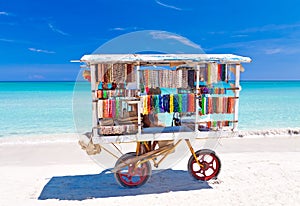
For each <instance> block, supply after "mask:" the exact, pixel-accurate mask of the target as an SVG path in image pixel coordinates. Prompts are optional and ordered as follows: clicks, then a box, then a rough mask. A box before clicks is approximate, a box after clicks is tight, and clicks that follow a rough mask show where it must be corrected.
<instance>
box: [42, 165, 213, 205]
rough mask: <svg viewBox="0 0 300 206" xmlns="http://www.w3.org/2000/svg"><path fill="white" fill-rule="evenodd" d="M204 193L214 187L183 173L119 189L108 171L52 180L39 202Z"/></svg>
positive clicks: (172, 172) (170, 172)
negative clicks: (193, 191) (179, 192)
mask: <svg viewBox="0 0 300 206" xmlns="http://www.w3.org/2000/svg"><path fill="white" fill-rule="evenodd" d="M201 189H212V187H211V186H209V185H208V183H207V182H202V181H197V180H195V179H194V178H192V177H191V176H190V175H189V174H188V172H187V171H183V170H171V169H168V170H164V171H159V172H158V171H153V174H152V176H151V178H150V180H149V182H148V183H147V184H145V185H143V186H142V187H139V188H133V189H128V188H123V187H121V186H119V185H118V184H117V183H116V181H115V179H114V174H113V173H111V172H110V171H109V170H105V171H103V172H102V173H100V174H92V175H76V176H61V177H52V178H51V179H50V181H49V182H48V183H47V184H46V185H45V187H44V188H43V190H42V192H41V194H40V196H39V197H38V199H39V200H46V199H59V200H85V199H92V198H106V197H121V196H134V195H145V194H160V193H166V192H171V191H172V192H176V191H191V190H201Z"/></svg>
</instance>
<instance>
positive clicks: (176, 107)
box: [173, 94, 179, 112]
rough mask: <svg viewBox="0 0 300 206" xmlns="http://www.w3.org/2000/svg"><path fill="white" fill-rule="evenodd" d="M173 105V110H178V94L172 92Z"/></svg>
mask: <svg viewBox="0 0 300 206" xmlns="http://www.w3.org/2000/svg"><path fill="white" fill-rule="evenodd" d="M173 102H174V103H173V106H174V112H179V96H178V94H174V98H173Z"/></svg>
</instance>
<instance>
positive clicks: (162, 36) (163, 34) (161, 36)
mask: <svg viewBox="0 0 300 206" xmlns="http://www.w3.org/2000/svg"><path fill="white" fill-rule="evenodd" d="M150 34H151V35H152V37H153V38H155V39H173V40H176V41H179V42H181V43H182V44H184V45H187V46H190V47H193V48H196V49H201V47H200V46H199V45H198V44H195V43H193V42H191V41H190V40H188V39H187V38H184V37H182V36H178V35H175V34H170V33H166V32H151V33H150Z"/></svg>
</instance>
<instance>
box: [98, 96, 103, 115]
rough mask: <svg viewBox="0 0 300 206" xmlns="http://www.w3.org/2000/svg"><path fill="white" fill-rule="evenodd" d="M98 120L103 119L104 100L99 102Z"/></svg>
mask: <svg viewBox="0 0 300 206" xmlns="http://www.w3.org/2000/svg"><path fill="white" fill-rule="evenodd" d="M98 118H99V119H100V118H103V100H99V101H98Z"/></svg>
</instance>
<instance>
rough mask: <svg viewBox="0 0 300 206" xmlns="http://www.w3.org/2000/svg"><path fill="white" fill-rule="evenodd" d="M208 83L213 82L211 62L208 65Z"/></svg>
mask: <svg viewBox="0 0 300 206" xmlns="http://www.w3.org/2000/svg"><path fill="white" fill-rule="evenodd" d="M207 84H208V85H210V84H211V64H208V65H207Z"/></svg>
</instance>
